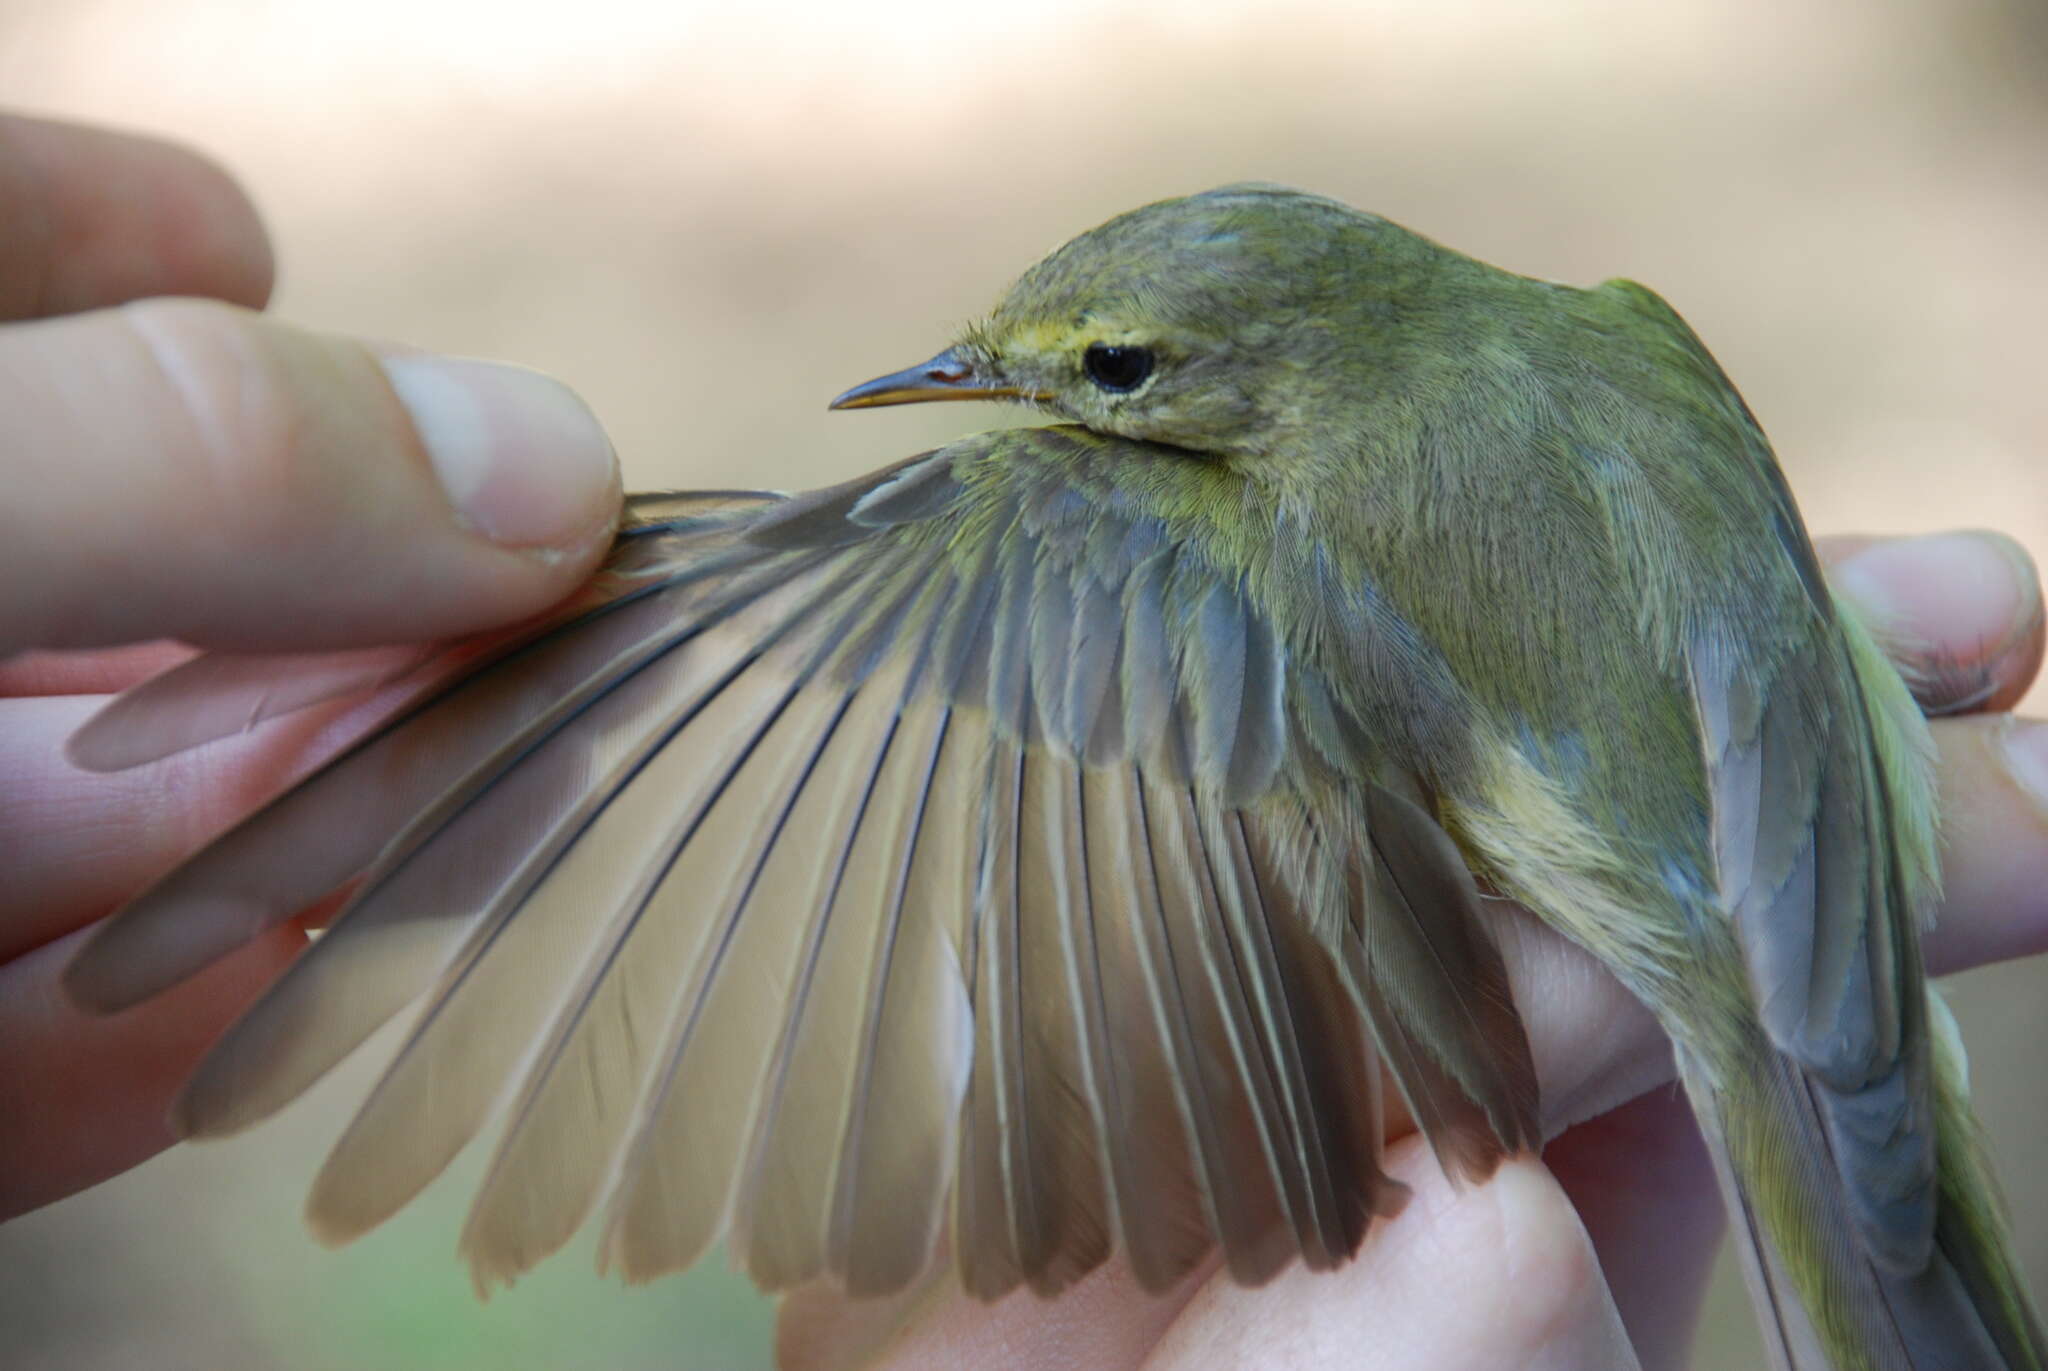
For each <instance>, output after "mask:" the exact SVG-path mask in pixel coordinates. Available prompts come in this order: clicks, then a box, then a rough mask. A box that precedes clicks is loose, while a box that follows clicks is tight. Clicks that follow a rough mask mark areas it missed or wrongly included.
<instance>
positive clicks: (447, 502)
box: [0, 300, 619, 656]
mask: <svg viewBox="0 0 2048 1371" xmlns="http://www.w3.org/2000/svg"><path fill="white" fill-rule="evenodd" d="M0 412H4V413H6V414H7V415H8V416H9V420H8V426H9V430H10V431H9V448H10V449H11V450H10V451H9V453H8V454H7V459H6V463H5V466H4V468H0V474H4V476H5V478H6V480H7V482H8V490H7V497H6V499H5V500H4V501H0V587H5V589H4V590H0V656H4V655H5V654H7V653H8V652H11V651H14V650H17V649H20V648H27V647H60V648H71V647H93V646H102V645H106V644H111V643H119V642H126V641H131V640H136V639H146V638H181V639H184V640H186V641H188V642H192V643H195V644H199V645H201V646H207V647H219V648H229V649H238V650H270V651H284V650H317V649H324V648H333V647H341V646H349V645H354V644H361V643H369V642H387V641H398V640H409V639H422V638H436V637H445V636H448V635H452V634H457V633H463V632H469V631H473V630H477V629H481V628H486V627H490V626H492V625H496V624H500V623H504V622H506V621H509V620H512V619H516V618H519V617H522V616H524V615H526V614H530V613H533V612H536V611H538V610H540V609H543V608H545V607H546V606H547V605H548V604H550V603H552V602H553V601H555V600H558V599H560V598H562V597H563V596H564V595H566V594H567V593H568V592H569V591H570V590H572V589H573V588H574V587H575V586H576V585H577V583H578V582H579V581H581V580H582V579H583V577H585V576H586V575H588V574H589V572H590V570H591V568H592V566H593V565H594V564H595V562H596V560H597V558H598V556H599V555H600V554H601V553H602V551H603V549H604V547H605V545H606V543H607V541H608V539H609V535H610V532H611V528H612V524H613V521H614V519H615V517H616V514H617V508H618V500H619V484H618V473H617V466H616V463H615V461H614V459H613V456H612V451H611V447H610V445H609V443H607V441H606V440H605V437H604V433H603V431H602V430H601V429H600V428H599V427H598V424H597V421H596V419H595V418H594V417H592V415H591V413H590V411H589V410H588V409H587V408H586V407H585V406H584V404H583V402H582V401H581V400H579V399H577V398H576V396H575V395H574V394H573V393H572V392H570V391H569V390H568V389H567V388H566V387H564V386H562V385H561V384H560V383H559V382H556V381H553V380H550V379H549V378H547V377H545V376H541V375H539V374H537V373H533V372H529V371H524V370H521V369H519V368H516V367H509V366H502V365H498V364H494V363H488V362H476V361H466V360H458V359H451V358H446V357H437V356H432V355H427V354H413V353H397V352H392V353H387V354H380V353H378V352H376V351H373V350H372V349H370V348H368V347H366V346H365V345H364V344H362V343H360V342H355V341H352V340H349V339H344V338H335V337H327V336H323V335H319V334H313V333H308V332H304V331H301V330H298V329H294V328H290V327H288V326H286V325H283V324H279V323H277V322H276V321H274V320H271V319H268V318H265V317H264V316H262V315H258V314H254V313H251V312H249V311H247V310H242V309H238V308H235V307H233V306H228V305H221V304H216V303H211V302H204V301H197V300H150V301H145V302H142V303H139V304H133V305H127V306H123V307H121V308H118V309H110V310H102V311H98V312H95V313H90V314H83V315H75V316H71V317H67V318H61V319H52V320H47V321H42V322H37V323H29V324H14V325H9V326H7V327H5V328H0Z"/></svg>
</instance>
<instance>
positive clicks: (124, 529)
mask: <svg viewBox="0 0 2048 1371" xmlns="http://www.w3.org/2000/svg"><path fill="white" fill-rule="evenodd" d="M0 205H5V206H6V207H7V214H6V216H5V217H4V218H0V413H5V414H6V416H7V442H6V452H5V458H4V466H0V474H4V477H5V479H6V482H7V497H6V499H5V501H4V502H0V1043H4V1044H5V1045H6V1046H5V1051H6V1066H5V1069H4V1070H0V1217H5V1216H7V1215H8V1214H12V1213H16V1212H19V1211H21V1210H23V1209H27V1208H31V1207H33V1206H35V1205H38V1204H42V1203H45V1202H47V1201H49V1200H52V1199H55V1198H57V1197H59V1196H61V1195H63V1194H66V1193H68V1192H70V1191H72V1190H76V1189H79V1188H81V1187H83V1186H86V1185H90V1184H92V1183H93V1182H95V1181H97V1180H100V1179H103V1178H104V1177H106V1176H109V1175H112V1174H114V1173H115V1172H117V1171H120V1170H122V1169H124V1168H126V1167H128V1166H131V1165H133V1164H134V1163H136V1162H138V1161H140V1160H142V1159H143V1158H144V1157H146V1156H148V1155H150V1154H151V1153H153V1152H155V1151H157V1150H159V1149H161V1148H163V1147H165V1146H167V1145H168V1144H169V1143H170V1142H171V1141H172V1134H171V1130H170V1127H169V1123H168V1113H169V1105H170V1100H171V1097H172V1095H173V1093H174V1092H175V1091H176V1089H177V1087H178V1086H179V1085H180V1084H181V1083H182V1082H183V1080H184V1078H185V1077H186V1076H187V1075H188V1074H189V1073H190V1071H191V1068H192V1067H193V1065H194V1064H195V1063H196V1062H197V1060H198V1058H199V1056H200V1054H201V1053H202V1052H203V1051H204V1050H205V1048H206V1046H207V1045H208V1044H209V1043H210V1042H211V1041H212V1040H213V1039H214V1038H215V1037H216V1036H217V1035H218V1034H219V1032H220V1031H221V1029H222V1028H223V1027H224V1026H225V1025H226V1024H227V1023H228V1022H230V1021H231V1020H232V1019H233V1018H234V1017H235V1016H236V1015H237V1014H238V1013H239V1012H240V1011H241V1009H242V1008H243V1007H244V1006H245V1005H246V1004H247V1003H248V1002H249V1001H250V999H252V998H253V997H254V995H255V993H256V992H257V991H258V990H260V989H261V988H262V987H263V986H264V985H265V984H267V983H268V982H269V980H270V979H271V978H272V977H274V976H275V975H276V973H277V972H278V971H279V970H280V969H281V968H282V967H283V965H284V964H285V963H286V962H287V961H289V960H290V959H291V957H292V956H293V955H294V954H295V953H296V951H297V950H298V947H299V945H300V944H301V943H302V941H303V934H301V933H300V932H299V931H298V930H297V929H295V928H291V927H287V928H283V929H278V930H274V931H273V932H272V933H271V934H269V935H266V936H264V937H261V938H258V939H257V940H256V941H255V942H254V943H252V944H251V945H250V946H249V947H247V948H245V949H243V950H242V951H241V952H239V953H237V954H236V955H235V956H233V957H230V958H228V959H227V960H225V961H223V962H221V963H220V964H219V965H217V966H214V967H212V968H211V969H209V970H208V971H207V972H206V973H205V974H204V975H202V976H199V977H198V978H196V979H195V980H193V981H192V982H190V983H189V984H186V985H184V986H181V987H179V988H178V989H177V990H176V991H174V992H172V993H171V994H168V995H165V996H163V997H161V998H160V999H157V1000H153V1001H152V1002H150V1003H149V1004H147V1005H145V1006H142V1007H140V1008H138V1009H136V1010H135V1011H133V1012H131V1013H127V1014H122V1015H119V1016H116V1017H113V1018H105V1019H103V1018H98V1017H95V1016H91V1015H87V1014H84V1013H82V1012H80V1011H78V1010H75V1009H73V1008H72V1007H71V1006H70V1004H69V1003H68V1002H67V1001H66V999H65V997H64V995H63V993H62V992H61V990H60V988H59V986H58V976H59V973H60V972H61V970H62V969H63V967H64V966H65V965H66V964H67V963H68V962H69V961H70V959H71V957H72V955H73V954H74V953H75V952H76V950H77V948H78V945H79V942H80V939H81V936H82V934H81V930H83V929H84V928H85V927H86V926H87V925H88V924H91V923H92V922H93V921H94V920H96V919H99V918H100V917H102V916H103V915H105V914H107V913H108V912H109V911H111V910H112V909H113V908H114V907H116V906H117V905H119V904H120V903H121V902H122V901H123V900H125V899H126V898H127V897H128V896H130V895H132V894H134V893H135V892H136V891H137V890H139V889H141V888H142V886H143V885H145V884H146V883H147V882H148V881H149V880H150V879H152V878H153V877H155V876H157V875H159V874H161V873H162V872H163V871H165V870H166V869H168V868H169V867H170V866H171V865H172V864H173V863H174V862H175V861H176V860H177V859H178V858H179V857H181V856H183V855H185V854H186V853H188V852H190V851H191V850H192V849H194V848H195V847H197V846H199V845H200V844H201V843H202V842H203V841H204V840H205V839H206V838H208V837H209V836H211V835H212V834H213V833H214V832H216V831H217V830H219V829H220V828H221V827H223V826H224V825H225V824H226V823H227V822H228V821H230V820H231V819H233V818H235V817H238V816H239V815H240V814H241V813H243V812H244V811H246V810H247V809H249V808H250V807H251V806H252V805H253V804H254V803H255V802H257V801H258V800H260V799H262V798H264V797H266V796H268V795H269V794H271V793H273V792H274V791H276V790H278V789H279V788H280V787H281V786H282V785H283V784H284V783H285V782H286V781H288V780H289V779H291V778H292V777H295V776H297V775H300V774H302V773H303V772H305V771H306V770H307V769H309V768H310V767H311V766H312V765H313V764H314V763H315V762H316V761H317V760H318V759H319V758H321V757H322V756H324V755H327V754H328V753H329V752H331V751H333V750H334V749H335V748H336V747H337V746H338V745H339V744H340V743H341V742H342V741H344V740H345V739H346V738H347V736H348V733H349V725H348V722H347V718H346V717H345V715H344V712H343V711H341V710H339V709H326V710H315V711H311V712H310V713H309V715H308V716H307V717H305V718H303V719H299V718H295V719H294V720H292V721H290V722H287V723H283V724H280V725H279V726H277V727H275V728H271V729H266V730H264V732H263V733H262V734H261V735H259V736H256V737H253V738H244V739H235V740H230V741H227V742H223V743H220V744H217V745H215V746H212V747H208V748H206V749H203V750H202V751H199V752H195V753H192V754H188V755H186V756H183V757H179V758H173V759H171V760H169V761H167V762H164V763H162V764H159V765H156V766H151V767H146V768H142V769H139V770H136V771H133V772H127V773H123V774H121V775H118V776H89V775H85V774H83V773H81V772H78V771H76V770H74V769H73V768H72V767H71V766H69V765H68V764H67V763H66V762H65V760H64V753H63V746H64V741H65V739H66V738H67V737H68V736H69V735H70V733H71V732H72V730H73V729H75V728H76V727H77V726H78V725H79V724H80V723H81V722H82V721H84V720H85V719H86V718H87V717H88V716H90V715H91V714H92V713H93V712H94V710H96V709H97V708H98V707H99V706H100V705H101V704H103V703H104V698H103V697H104V696H105V695H106V694H107V693H108V692H112V691H117V690H119V689H121V688H122V687H124V686H126V685H129V684H132V683H133V682H135V681H137V680H140V679H142V678H143V677H146V676H149V675H151V674H153V673H154V672H156V671H157V670H159V669H161V668H163V667H165V666H167V665H169V664H171V663H172V662H174V661H176V660H178V659H179V658H180V657H181V656H184V655H186V652H185V650H184V649H181V648H178V647H174V646H170V645H167V644H165V643H163V642H162V641H161V640H166V639H176V640H179V641H181V642H183V643H187V644H191V645H194V646H199V647H211V648H229V649H241V650H251V651H265V652H281V651H300V650H319V649H327V648H339V647H350V646H358V645H363V644H373V643H392V642H402V641H419V640H426V639H433V638H443V637H447V636H449V635H453V634H460V633H467V632H473V631H476V630H479V629H483V628H488V627H490V626H493V625H497V624H501V623H505V622H507V621H510V620H514V619H517V618H520V617H522V616H525V615H528V614H531V613H533V612H536V611H538V610H540V609H542V608H544V607H546V606H547V605H549V604H551V603H553V602H554V601H556V600H559V599H561V598H562V597H563V596H565V595H566V594H568V593H569V591H570V590H572V589H573V588H574V587H575V586H576V585H577V584H578V583H579V582H580V581H581V580H582V579H583V578H584V577H585V576H586V575H587V574H588V573H589V572H590V570H591V568H592V566H593V565H594V563H595V561H596V559H597V558H598V556H599V554H600V553H601V552H602V551H603V549H604V547H605V546H606V545H607V543H608V541H609V535H610V532H611V527H612V523H613V520H614V518H615V516H616V511H617V507H618V494H619V487H618V480H617V474H616V469H615V466H614V463H613V459H612V455H611V450H610V447H609V445H608V444H607V443H606V441H605V439H604V436H603V434H602V432H601V431H600V430H599V428H598V426H597V423H596V421H595V420H594V419H593V418H592V417H591V415H590V413H589V412H588V410H586V409H585V408H584V407H583V404H582V402H581V401H579V400H577V399H576V398H575V397H574V396H573V395H572V394H570V392H569V391H567V390H566V389H565V388H563V387H562V386H560V385H559V384H558V383H556V382H554V381H551V380H549V379H547V378H545V377H542V376H538V375H535V374H533V373H529V372H525V371H521V370H518V369H516V368H511V367H502V366H496V365H492V364H487V363H481V362H471V361H458V360H453V359H448V358H440V357H433V356H428V355H424V354H420V353H415V352H410V351H404V350H400V349H396V348H382V347H377V346H373V345H368V344H365V343H362V342H359V341H355V340H351V339H345V338H336V337H328V336H323V335H319V334H314V333H309V332H304V331H301V330H297V329H293V328H289V327H286V326H284V325H282V324H279V323H276V322H274V321H272V320H270V319H268V318H265V317H264V316H262V315H260V314H257V313H255V312H253V311H255V310H256V309H258V308H260V307H261V306H262V305H263V303H264V302H265V300H266V299H267V297H268V295H269V293H270V286H271V271H272V267H271V253H270V245H269V243H268V241H267V240H266V238H265V236H264V232H263V228H262V225H261V224H260V223H259V222H258V221H257V218H256V215H255V213H254V211H253V210H252V209H251V208H250V206H249V203H248V201H247V200H246V199H245V198H244V197H243V195H242V192H241V191H240V190H238V189H237V188H236V187H235V186H234V185H233V184H232V183H231V182H230V181H229V180H228V179H227V178H226V176H225V175H224V174H223V173H221V172H220V171H219V170H218V169H216V168H215V167H213V166H212V165H211V164H209V163H207V162H205V161H202V160H201V159H199V158H198V157H195V156H194V155H192V154H191V153H189V152H185V151H183V150H181V149H178V148H174V147H171V146H168V145H166V144H162V143H158V142H154V141H151V140H147V139H142V138H134V137H127V136H122V135H117V134H112V133H106V132H102V131H98V130H91V129H84V128H77V127H71V126H66V125H62V124H56V123H49V122H44V121H40V120H34V119H27V118H20V117H6V116H0ZM166 296H186V297H197V298H187V299H166V298H158V297H166ZM137 643H142V644H146V645H143V646H119V645H123V644H137ZM49 649H63V651H49Z"/></svg>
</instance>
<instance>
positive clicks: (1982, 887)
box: [1927, 715, 2048, 975]
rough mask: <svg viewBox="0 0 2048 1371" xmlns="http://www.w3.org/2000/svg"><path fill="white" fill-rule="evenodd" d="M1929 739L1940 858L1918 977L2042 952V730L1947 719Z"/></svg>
mask: <svg viewBox="0 0 2048 1371" xmlns="http://www.w3.org/2000/svg"><path fill="white" fill-rule="evenodd" d="M1934 740H1935V745H1936V746H1937V748H1939V750H1940V765H1939V769H1938V774H1939V776H1940V779H1941V808H1942V815H1943V821H1942V837H1943V846H1944V849H1945V850H1944V854H1943V861H1942V905H1941V914H1940V916H1939V917H1938V918H1937V919H1936V920H1935V923H1934V927H1933V929H1932V930H1931V932H1930V933H1929V935H1928V938H1927V965H1928V970H1929V971H1930V972H1932V973H1933V974H1936V975H1946V974H1947V973H1949V972H1952V971H1962V970H1967V969H1969V968H1971V967H1976V966H1982V965H1985V964H1986V963H1989V962H1996V961H2005V960H2008V959H2010V958H2013V957H2024V956H2030V955H2033V954H2035V953H2039V952H2042V951H2048V722H2043V721H2040V720H2034V719H2015V718H2013V717H2012V716H2011V715H1991V716H1987V717H1979V718H1970V719H1948V720H1943V721H1941V722H1939V723H1937V724H1936V725H1935V727H1934Z"/></svg>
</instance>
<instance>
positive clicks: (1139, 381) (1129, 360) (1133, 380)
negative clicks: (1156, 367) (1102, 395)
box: [1081, 343, 1152, 394]
mask: <svg viewBox="0 0 2048 1371" xmlns="http://www.w3.org/2000/svg"><path fill="white" fill-rule="evenodd" d="M1081 369H1082V370H1083V371H1085V372H1087V373H1088V379H1089V380H1091V381H1093V382H1094V383H1095V384H1096V385H1098V386H1101V387H1102V388H1103V389H1104V390H1113V391H1116V392H1117V393H1118V394H1122V393H1124V392H1125V391H1132V390H1136V389H1137V388H1138V387H1139V386H1142V385H1144V384H1145V378H1146V377H1147V376H1150V375H1151V374H1152V349H1151V348H1140V347H1112V346H1110V345H1109V344H1108V343H1090V344H1089V345H1088V350H1087V351H1086V352H1084V353H1082V354H1081Z"/></svg>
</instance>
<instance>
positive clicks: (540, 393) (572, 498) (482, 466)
mask: <svg viewBox="0 0 2048 1371" xmlns="http://www.w3.org/2000/svg"><path fill="white" fill-rule="evenodd" d="M382 361H383V366H384V372H385V375H387V376H388V377H389V378H390V380H391V389H392V390H393V391H395V392H396V393H397V395H398V398H399V400H400V402H401V403H403V404H404V405H405V408H406V411H407V413H409V414H410V415H411V416H412V423H413V428H414V429H415V430H416V431H417V432H418V434H419V438H420V443H421V445H422V446H424V447H425V448H426V450H427V456H428V458H429V459H430V460H431V461H432V462H433V464H434V474H435V475H437V476H438V477H440V480H441V486H442V488H443V489H444V490H446V491H447V492H448V499H449V501H450V502H451V503H452V504H453V505H454V506H455V512H456V516H457V517H458V518H459V519H460V520H461V521H462V523H463V524H464V525H465V526H467V527H469V528H471V529H474V530H475V531H476V532H478V533H481V534H482V535H483V536H484V537H486V538H489V539H491V540H492V541H493V542H498V543H503V544H506V545H507V546H510V547H517V548H566V547H570V546H573V545H576V544H579V543H581V542H583V541H585V540H587V539H588V538H589V537H590V535H591V531H592V529H593V528H594V527H596V526H598V525H599V524H600V523H602V522H603V521H604V520H606V519H608V518H609V517H610V513H611V503H612V492H613V491H614V489H615V488H616V487H617V483H618V475H617V467H618V464H617V460H616V459H615V458H614V456H613V454H612V446H611V442H610V440H608V439H607V438H606V437H605V434H604V430H603V428H601V427H600V426H599V425H598V422H597V418H596V416H595V415H593V414H592V413H591V412H590V408H589V406H587V405H585V404H584V403H583V401H582V400H581V399H580V398H578V397H577V395H576V393H575V392H574V391H572V390H570V389H569V388H568V387H567V386H565V385H563V384H562V383H561V382H560V381H557V380H555V379H554V378H553V377H550V376H543V375H542V374H541V373H539V372H537V371H528V370H527V369H526V368H524V367H515V366H506V365H504V364H502V363H498V362H478V361H472V360H469V359H467V358H456V357H437V356H433V355H431V354H417V355H398V356H386V357H384V358H383V359H382Z"/></svg>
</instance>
